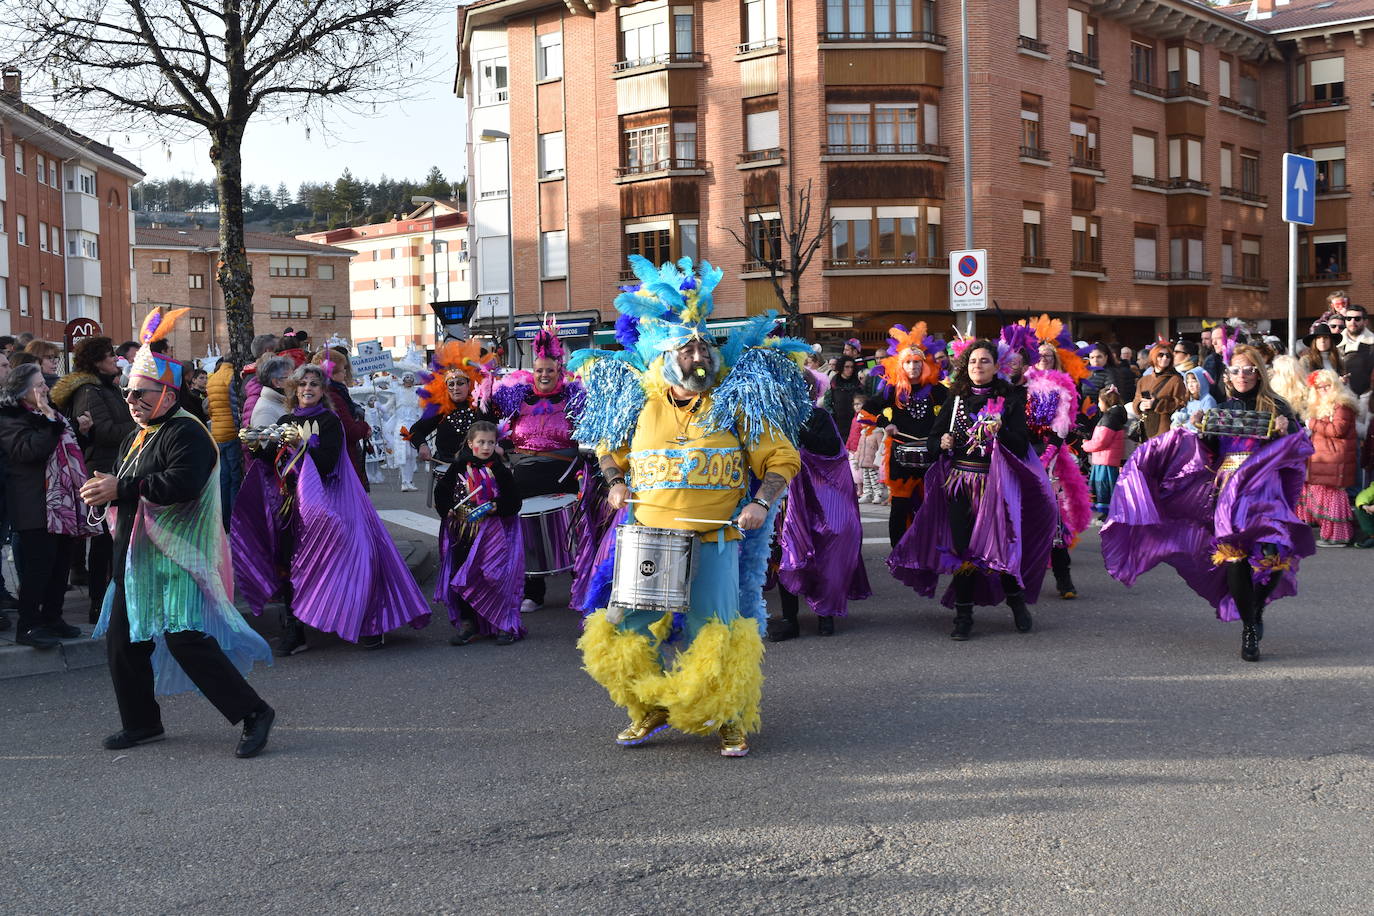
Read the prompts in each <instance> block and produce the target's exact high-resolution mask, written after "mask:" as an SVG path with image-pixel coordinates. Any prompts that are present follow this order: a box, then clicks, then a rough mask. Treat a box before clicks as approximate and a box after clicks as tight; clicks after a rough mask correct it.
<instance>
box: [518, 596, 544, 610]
mask: <svg viewBox="0 0 1374 916" xmlns="http://www.w3.org/2000/svg"><path fill="white" fill-rule="evenodd" d="M543 606H544V605H542V604H536V603H535V601H534V599H532V598H526V599H525V600H524V601H521V602H520V613H522V614H533V613H534V612H535V611H537V610H539V609H540V608H541V607H543Z"/></svg>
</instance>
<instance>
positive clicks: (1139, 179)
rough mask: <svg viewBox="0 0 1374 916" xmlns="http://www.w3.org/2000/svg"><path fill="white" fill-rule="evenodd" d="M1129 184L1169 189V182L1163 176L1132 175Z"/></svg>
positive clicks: (1163, 189)
mask: <svg viewBox="0 0 1374 916" xmlns="http://www.w3.org/2000/svg"><path fill="white" fill-rule="evenodd" d="M1131 184H1137V185H1141V186H1143V187H1146V188H1159V189H1160V190H1161V191H1167V190H1168V189H1169V182H1168V180H1167V179H1164V178H1147V177H1146V176H1144V175H1132V176H1131Z"/></svg>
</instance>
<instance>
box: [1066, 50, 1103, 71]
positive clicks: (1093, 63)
mask: <svg viewBox="0 0 1374 916" xmlns="http://www.w3.org/2000/svg"><path fill="white" fill-rule="evenodd" d="M1068 58H1069V63H1071V64H1078V65H1079V66H1080V67H1091V68H1093V69H1094V70H1097V69H1100V68H1099V67H1098V65H1097V58H1096V57H1090V56H1088V55H1087V54H1084V53H1083V52H1082V51H1070V52H1069V54H1068Z"/></svg>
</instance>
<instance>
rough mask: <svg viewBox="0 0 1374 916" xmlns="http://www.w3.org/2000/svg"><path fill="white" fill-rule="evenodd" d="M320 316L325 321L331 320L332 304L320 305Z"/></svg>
mask: <svg viewBox="0 0 1374 916" xmlns="http://www.w3.org/2000/svg"><path fill="white" fill-rule="evenodd" d="M320 318H322V319H324V320H326V321H333V320H334V306H332V305H322V306H320Z"/></svg>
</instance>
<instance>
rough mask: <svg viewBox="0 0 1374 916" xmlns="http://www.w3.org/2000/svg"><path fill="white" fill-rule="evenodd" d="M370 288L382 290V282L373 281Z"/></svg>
mask: <svg viewBox="0 0 1374 916" xmlns="http://www.w3.org/2000/svg"><path fill="white" fill-rule="evenodd" d="M372 288H373V289H381V288H382V281H381V280H373V281H372Z"/></svg>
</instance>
